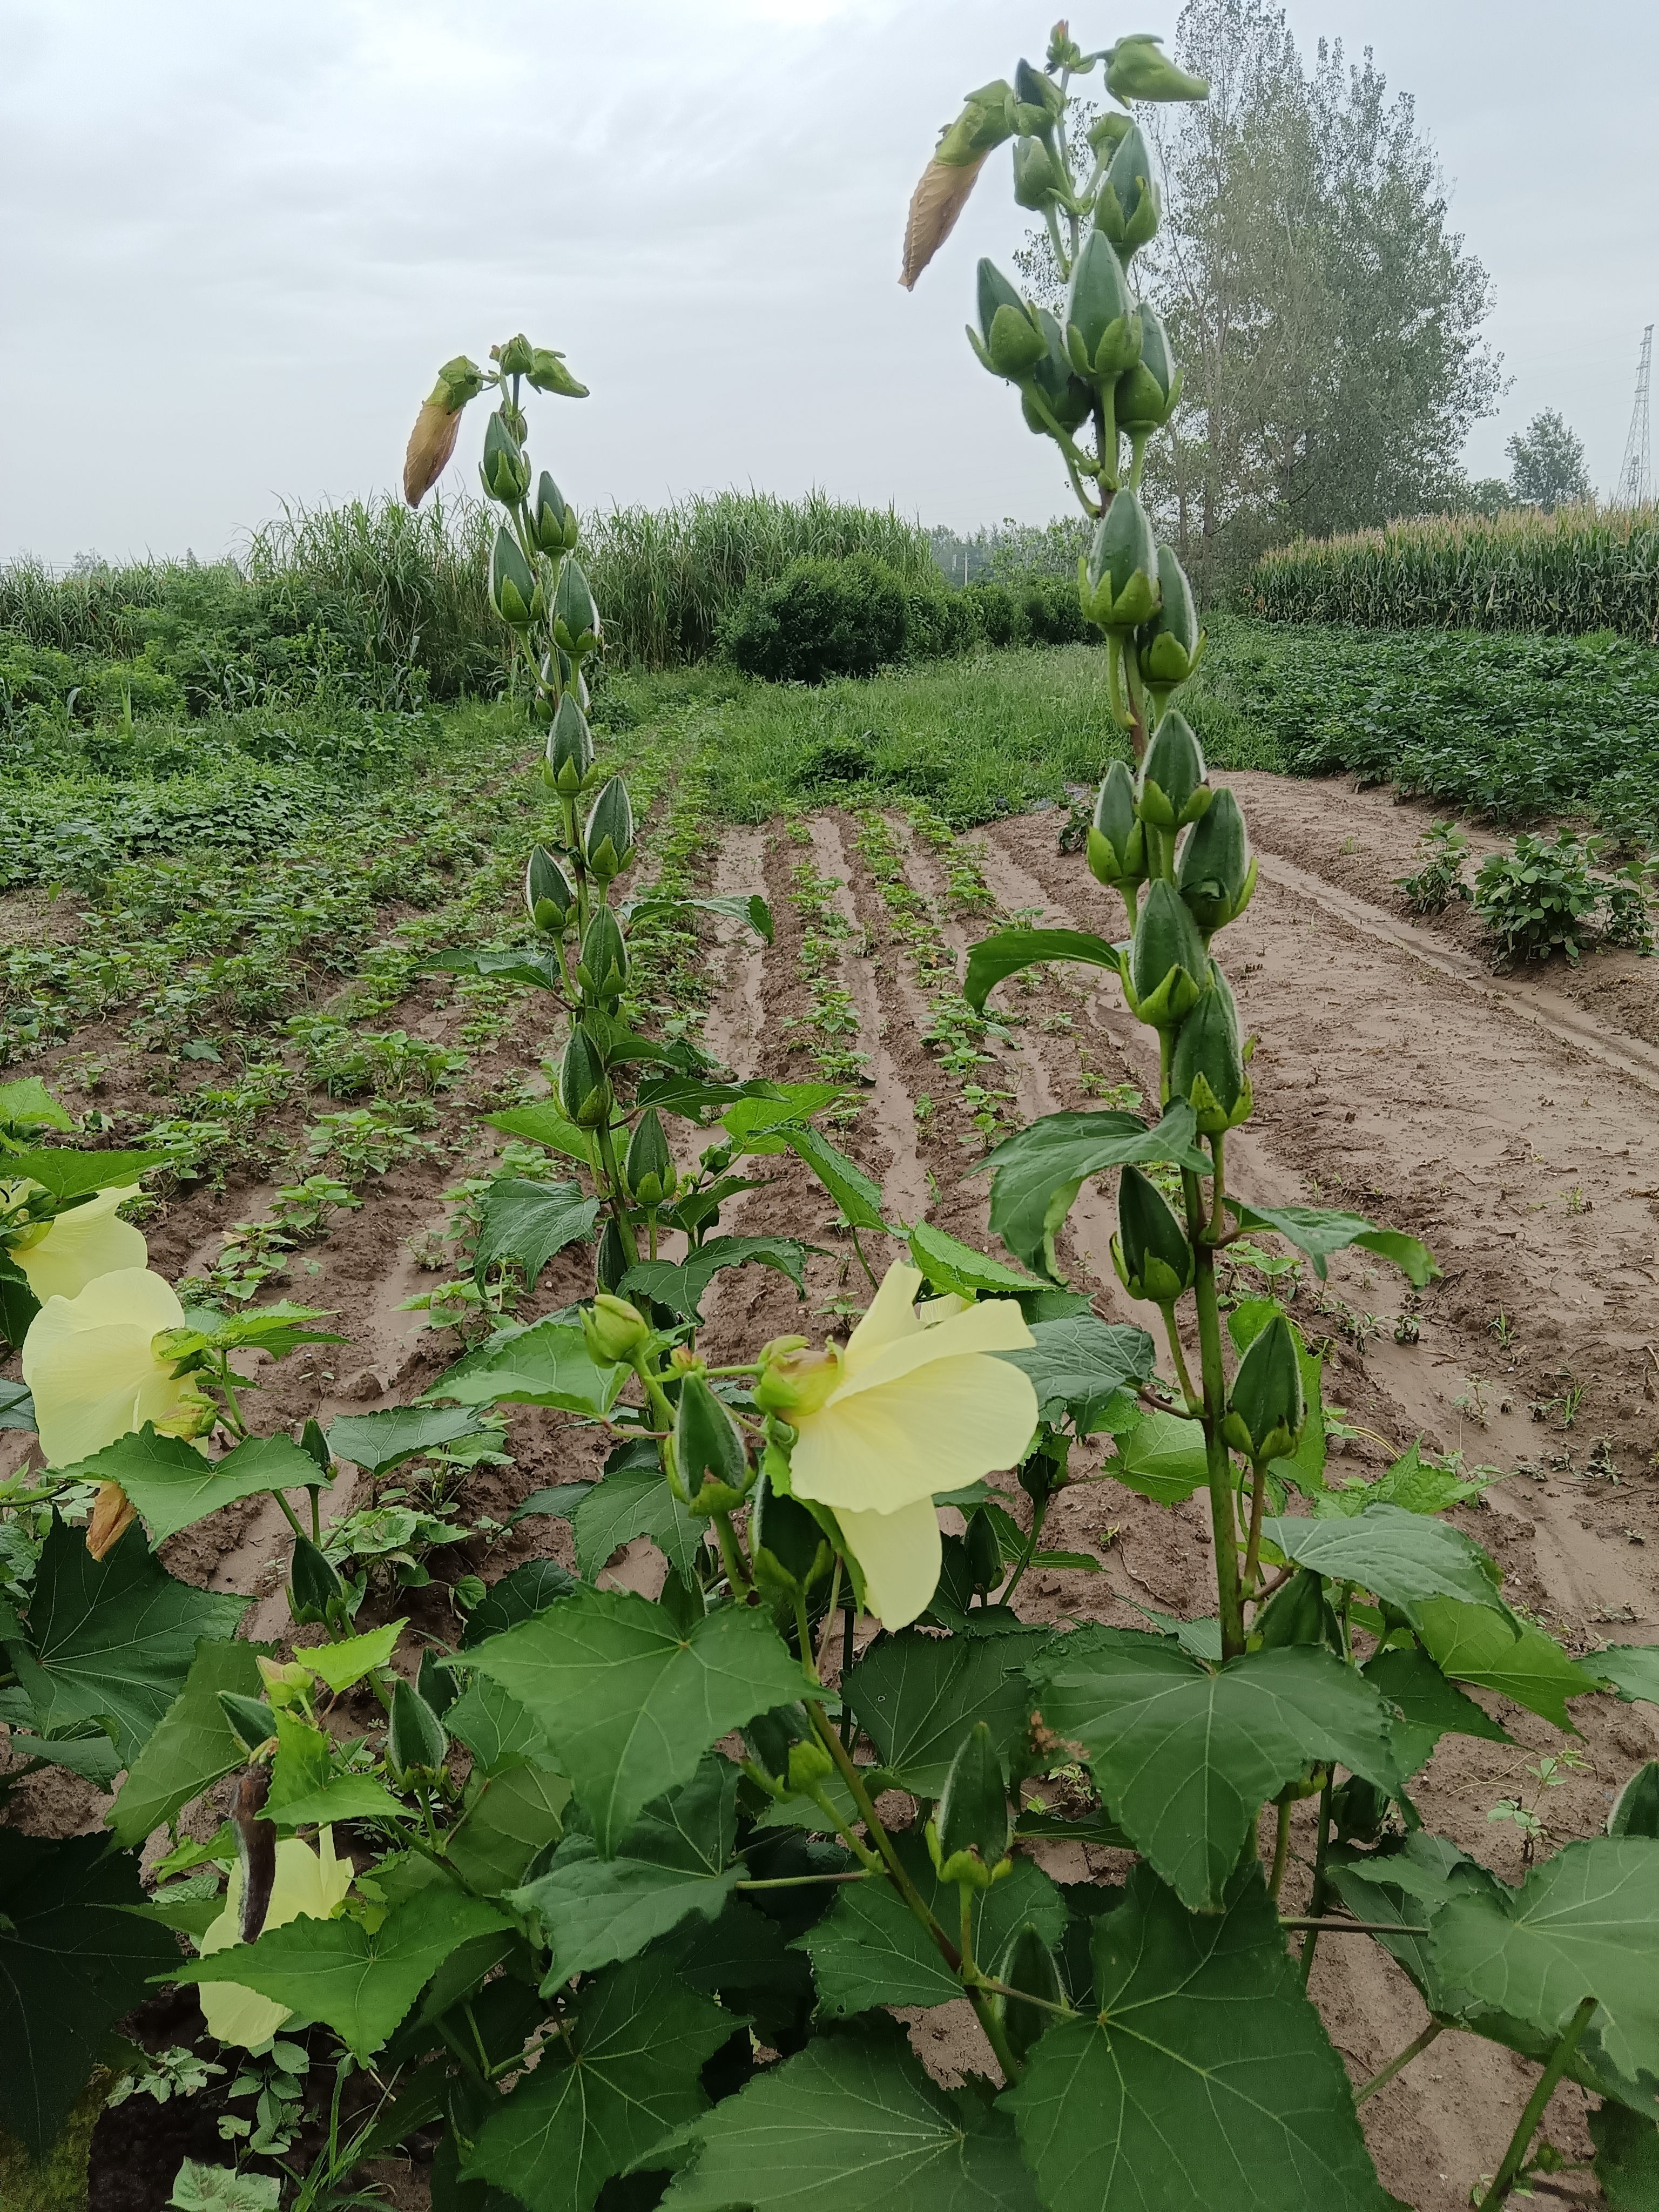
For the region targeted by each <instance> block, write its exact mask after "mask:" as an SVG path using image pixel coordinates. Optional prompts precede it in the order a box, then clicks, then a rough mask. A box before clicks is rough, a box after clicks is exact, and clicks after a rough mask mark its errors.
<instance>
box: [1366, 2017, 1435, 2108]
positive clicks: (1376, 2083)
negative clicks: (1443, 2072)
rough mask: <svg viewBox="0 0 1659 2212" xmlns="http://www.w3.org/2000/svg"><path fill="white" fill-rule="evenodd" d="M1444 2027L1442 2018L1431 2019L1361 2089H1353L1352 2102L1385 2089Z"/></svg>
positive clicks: (1426, 2047)
mask: <svg viewBox="0 0 1659 2212" xmlns="http://www.w3.org/2000/svg"><path fill="white" fill-rule="evenodd" d="M1445 2027H1446V2022H1445V2021H1443V2020H1431V2021H1430V2022H1429V2024H1428V2026H1427V2027H1425V2029H1424V2031H1423V2033H1422V2034H1421V2035H1417V2036H1413V2039H1412V2040H1411V2041H1410V2042H1409V2043H1408V2044H1407V2045H1406V2048H1405V2049H1404V2050H1403V2051H1397V2052H1396V2053H1395V2056H1394V2057H1392V2058H1391V2059H1389V2063H1388V2064H1387V2065H1386V2066H1383V2067H1381V2068H1379V2069H1378V2070H1377V2071H1376V2073H1375V2074H1373V2075H1372V2076H1371V2078H1370V2081H1367V2082H1366V2084H1365V2086H1364V2088H1363V2089H1356V2090H1355V2091H1354V2094H1353V2100H1354V2103H1355V2104H1356V2105H1363V2104H1364V2101H1365V2100H1366V2098H1367V2097H1374V2096H1375V2095H1376V2093H1377V2091H1378V2090H1379V2089H1386V2088H1387V2087H1388V2086H1389V2082H1390V2081H1393V2079H1394V2077H1395V2075H1396V2074H1399V2073H1401V2072H1402V2071H1403V2070H1404V2069H1405V2068H1407V2066H1409V2065H1410V2064H1411V2063H1412V2061H1413V2058H1417V2057H1420V2056H1421V2055H1422V2053H1423V2052H1424V2051H1426V2050H1427V2049H1428V2047H1429V2045H1431V2043H1432V2042H1433V2041H1434V2039H1435V2038H1436V2036H1437V2035H1440V2034H1443V2033H1444V2032H1445Z"/></svg>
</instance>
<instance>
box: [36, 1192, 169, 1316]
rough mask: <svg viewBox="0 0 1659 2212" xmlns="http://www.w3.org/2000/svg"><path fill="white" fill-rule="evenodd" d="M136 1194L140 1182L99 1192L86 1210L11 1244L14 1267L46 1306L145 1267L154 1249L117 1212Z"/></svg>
mask: <svg viewBox="0 0 1659 2212" xmlns="http://www.w3.org/2000/svg"><path fill="white" fill-rule="evenodd" d="M137 1195H138V1186H137V1183H136V1182H134V1183H129V1184H128V1185H127V1187H126V1188H125V1190H100V1191H97V1192H95V1193H94V1195H93V1196H92V1197H91V1198H89V1199H88V1200H87V1201H86V1203H85V1205H84V1206H71V1207H70V1210H69V1212H67V1213H59V1214H58V1215H56V1216H54V1218H52V1220H50V1221H46V1222H42V1223H41V1224H40V1227H39V1228H38V1229H36V1230H33V1231H30V1232H28V1234H27V1241H26V1242H24V1243H16V1244H14V1245H12V1247H11V1249H10V1257H11V1261H12V1264H13V1265H14V1266H15V1267H21V1269H22V1271H23V1273H24V1275H25V1276H26V1277H27V1280H28V1286H29V1288H30V1290H32V1291H33V1293H34V1295H35V1297H37V1298H38V1299H39V1300H40V1304H42V1305H45V1304H46V1300H47V1299H48V1298H73V1297H79V1295H80V1294H81V1292H82V1291H83V1290H85V1288H86V1286H87V1285H88V1283H90V1282H93V1281H94V1280H95V1279H97V1277H98V1276H100V1275H111V1274H113V1273H115V1272H116V1270H117V1269H118V1268H120V1267H143V1265H144V1263H145V1262H146V1261H148V1259H149V1246H148V1245H147V1244H146V1243H144V1240H143V1237H141V1236H140V1235H139V1233H138V1231H137V1230H136V1229H135V1228H134V1227H133V1225H132V1224H131V1222H130V1221H121V1220H118V1218H117V1217H116V1211H115V1209H116V1208H117V1206H123V1205H125V1202H126V1201H127V1200H128V1199H130V1198H137Z"/></svg>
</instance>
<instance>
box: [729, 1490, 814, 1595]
mask: <svg viewBox="0 0 1659 2212" xmlns="http://www.w3.org/2000/svg"><path fill="white" fill-rule="evenodd" d="M749 1549H750V1556H751V1557H752V1559H753V1560H754V1563H755V1579H756V1581H757V1583H760V1585H761V1587H762V1588H763V1589H765V1590H767V1591H769V1593H770V1594H771V1595H774V1596H778V1597H782V1598H786V1599H787V1600H788V1601H790V1602H791V1603H792V1604H793V1601H794V1599H795V1597H796V1596H797V1595H799V1596H802V1597H804V1596H805V1595H806V1592H807V1591H808V1590H809V1589H811V1586H812V1584H813V1583H816V1582H817V1581H819V1580H820V1579H821V1578H822V1577H823V1576H824V1575H827V1574H828V1573H829V1562H830V1560H831V1559H832V1558H833V1556H834V1554H833V1553H832V1552H831V1550H830V1547H829V1540H828V1538H827V1537H826V1536H825V1535H824V1533H823V1529H822V1528H819V1526H818V1524H817V1522H816V1521H815V1520H814V1519H813V1517H812V1516H811V1514H810V1513H809V1512H808V1511H807V1510H806V1508H805V1506H804V1505H799V1504H797V1503H796V1502H795V1500H794V1499H793V1498H786V1497H785V1496H784V1494H783V1492H781V1491H780V1490H774V1489H773V1487H772V1486H771V1484H770V1483H769V1482H767V1481H764V1480H763V1481H762V1482H760V1483H758V1484H757V1486H756V1489H755V1494H754V1497H753V1498H752V1499H751V1501H750V1508H749Z"/></svg>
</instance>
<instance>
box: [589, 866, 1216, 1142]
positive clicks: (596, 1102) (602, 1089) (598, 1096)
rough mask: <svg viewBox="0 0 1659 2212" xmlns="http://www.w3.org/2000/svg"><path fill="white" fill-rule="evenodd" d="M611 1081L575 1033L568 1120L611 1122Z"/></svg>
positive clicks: (592, 1050)
mask: <svg viewBox="0 0 1659 2212" xmlns="http://www.w3.org/2000/svg"><path fill="white" fill-rule="evenodd" d="M1185 911H1186V908H1184V907H1183V908H1182V913H1185ZM559 1103H560V1105H561V1106H562V1108H563V1109H564V1112H565V1115H566V1118H567V1119H568V1120H569V1121H574V1123H575V1124H576V1127H578V1128H579V1129H597V1128H599V1127H601V1126H602V1125H603V1124H605V1122H608V1121H609V1120H610V1119H611V1080H610V1078H609V1077H608V1076H607V1075H606V1073H605V1062H604V1060H602V1059H601V1058H600V1056H599V1053H598V1052H597V1051H596V1050H595V1048H594V1045H593V1041H592V1038H591V1037H590V1036H588V1034H587V1031H586V1030H584V1029H581V1028H580V1027H579V1028H576V1029H574V1030H571V1032H570V1042H568V1044H567V1045H566V1047H565V1048H564V1057H563V1059H562V1060H561V1061H560V1062H559Z"/></svg>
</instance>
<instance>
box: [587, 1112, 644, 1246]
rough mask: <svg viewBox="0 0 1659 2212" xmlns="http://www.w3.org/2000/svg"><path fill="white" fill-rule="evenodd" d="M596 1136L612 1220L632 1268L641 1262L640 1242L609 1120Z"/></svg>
mask: <svg viewBox="0 0 1659 2212" xmlns="http://www.w3.org/2000/svg"><path fill="white" fill-rule="evenodd" d="M594 1134H595V1135H596V1136H597V1137H598V1139H599V1158H600V1159H601V1160H602V1161H603V1162H604V1163H605V1180H606V1181H607V1182H609V1184H610V1186H611V1219H612V1220H613V1221H614V1222H615V1223H616V1225H617V1236H618V1237H620V1238H621V1239H622V1248H623V1257H624V1258H625V1259H626V1260H627V1261H628V1264H629V1267H635V1266H636V1265H637V1264H638V1261H639V1256H640V1247H639V1240H638V1239H637V1238H636V1237H635V1234H634V1225H633V1223H632V1222H631V1221H630V1220H629V1218H628V1186H627V1185H626V1184H625V1183H624V1182H623V1175H622V1169H621V1168H620V1167H619V1166H618V1164H617V1146H616V1141H615V1139H613V1138H612V1136H611V1124H610V1121H609V1120H608V1119H607V1120H605V1121H601V1122H600V1124H599V1127H598V1128H597V1129H596V1130H595V1132H594Z"/></svg>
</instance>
